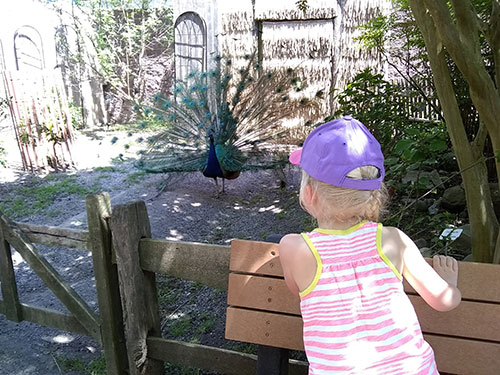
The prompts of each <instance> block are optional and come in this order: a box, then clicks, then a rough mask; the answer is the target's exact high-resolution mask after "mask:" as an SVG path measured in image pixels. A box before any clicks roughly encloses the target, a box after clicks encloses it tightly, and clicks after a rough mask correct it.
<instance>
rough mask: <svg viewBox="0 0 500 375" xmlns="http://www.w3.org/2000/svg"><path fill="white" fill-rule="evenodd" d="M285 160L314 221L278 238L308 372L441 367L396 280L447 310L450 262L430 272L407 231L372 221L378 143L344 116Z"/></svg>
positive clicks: (410, 372)
mask: <svg viewBox="0 0 500 375" xmlns="http://www.w3.org/2000/svg"><path fill="white" fill-rule="evenodd" d="M290 162H291V163H293V164H297V165H300V166H301V167H302V170H303V175H302V182H301V187H300V204H301V206H302V207H303V208H304V209H305V210H306V211H307V212H308V213H309V214H310V215H312V216H313V217H314V218H316V219H317V221H318V226H319V228H318V229H315V230H313V231H312V232H310V233H303V234H288V235H286V236H284V237H283V238H282V239H281V241H280V245H279V251H280V260H281V264H282V266H283V271H284V275H285V282H286V284H287V285H288V287H289V288H290V290H291V291H292V292H293V293H297V294H299V295H300V308H301V312H302V319H303V322H304V331H303V334H304V346H305V350H306V355H307V357H308V360H309V374H310V375H311V374H363V375H377V374H390V375H395V374H400V375H417V374H419V375H420V374H421V375H424V374H425V375H431V374H438V371H437V368H436V364H435V361H434V353H433V351H432V348H431V347H430V346H429V344H428V343H427V342H425V341H424V339H423V336H422V332H421V329H420V325H419V323H418V320H417V316H416V314H415V311H414V309H413V306H412V305H411V303H410V301H409V299H408V297H407V296H406V294H405V292H404V290H403V285H402V282H401V281H402V277H403V276H404V277H405V278H406V280H408V282H409V283H410V284H411V285H412V286H413V288H414V289H415V290H416V291H417V292H418V293H419V294H420V295H421V296H422V298H423V299H424V300H425V301H426V302H427V303H428V304H429V305H430V306H431V307H433V308H434V309H436V310H438V311H448V310H451V309H453V308H455V307H456V306H457V305H458V304H459V303H460V300H461V294H460V291H459V290H458V289H457V288H456V285H457V278H458V266H457V261H456V260H455V259H453V258H451V257H444V256H436V257H434V259H433V267H434V269H433V268H432V267H431V266H429V265H428V264H427V262H426V261H425V260H424V258H423V257H422V255H421V254H420V251H419V250H418V248H417V247H416V246H415V244H414V243H413V242H412V240H411V239H410V238H409V237H408V236H406V235H405V234H404V233H403V232H401V231H400V230H399V229H397V228H391V227H383V226H382V224H377V220H378V216H379V211H380V209H381V207H382V205H383V203H384V200H385V190H384V186H383V183H382V180H383V178H384V156H383V154H382V151H381V149H380V144H379V143H378V142H377V140H376V139H375V138H374V137H373V135H372V134H371V133H370V132H369V131H368V129H367V128H366V127H365V126H364V125H363V124H362V123H361V122H359V121H357V120H356V119H354V118H352V117H350V116H345V117H344V118H343V119H339V120H335V121H331V122H327V123H325V124H323V125H321V126H319V127H318V128H316V129H314V130H313V131H312V132H311V133H310V134H309V136H308V137H307V139H306V140H305V142H304V146H303V148H302V149H300V150H297V151H295V152H293V153H292V155H290Z"/></svg>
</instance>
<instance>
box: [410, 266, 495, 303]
mask: <svg viewBox="0 0 500 375" xmlns="http://www.w3.org/2000/svg"><path fill="white" fill-rule="evenodd" d="M426 260H427V263H429V264H431V265H432V259H429V258H427V259H426ZM493 285H500V265H498V264H487V263H473V262H458V288H459V289H460V292H461V293H462V299H464V300H470V301H485V302H496V303H500V288H496V287H492V286H493ZM404 287H405V292H406V293H410V294H416V292H415V290H414V289H413V288H412V287H411V286H410V284H408V283H407V282H406V281H404Z"/></svg>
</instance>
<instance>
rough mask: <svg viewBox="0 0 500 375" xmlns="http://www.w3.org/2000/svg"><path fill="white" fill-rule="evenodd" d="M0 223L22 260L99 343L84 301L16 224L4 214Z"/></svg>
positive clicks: (93, 318)
mask: <svg viewBox="0 0 500 375" xmlns="http://www.w3.org/2000/svg"><path fill="white" fill-rule="evenodd" d="M1 224H2V230H3V232H4V234H5V235H6V239H7V241H8V242H9V243H10V244H11V245H12V246H13V247H14V248H15V249H16V250H17V251H18V252H19V254H21V256H22V257H23V258H24V260H25V261H26V262H27V263H28V264H29V265H30V267H31V268H32V269H33V271H35V273H36V274H37V275H38V277H40V279H41V280H42V281H43V282H44V283H45V285H46V286H47V287H48V288H49V289H50V290H51V291H52V292H53V293H54V294H55V296H56V297H57V298H58V299H59V300H60V301H61V303H62V304H63V305H64V306H66V308H67V309H68V310H69V311H70V312H71V313H72V314H73V315H74V316H75V318H76V319H78V321H79V322H80V323H81V324H82V326H84V327H85V328H86V330H87V332H88V335H90V336H92V337H93V338H94V339H96V340H97V341H98V342H99V343H100V339H101V334H100V328H99V322H98V319H97V316H96V315H95V313H94V312H93V311H92V310H91V309H90V307H89V306H88V305H87V304H86V302H85V301H84V300H83V299H82V298H81V297H80V296H79V295H78V293H76V292H75V291H74V290H73V288H71V286H70V285H69V284H68V283H67V282H66V281H65V280H64V279H63V278H62V277H61V275H59V273H57V271H56V270H55V269H54V267H52V265H51V264H50V263H49V262H48V261H47V260H46V259H45V258H44V257H43V256H41V255H40V253H39V252H38V250H37V249H36V247H34V246H33V245H32V244H31V243H29V240H28V239H27V238H26V236H25V235H24V233H23V232H22V231H21V229H20V228H19V227H18V226H17V224H15V223H14V222H13V221H11V220H10V219H9V218H7V217H5V216H3V217H2V222H1Z"/></svg>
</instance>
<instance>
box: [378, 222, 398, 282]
mask: <svg viewBox="0 0 500 375" xmlns="http://www.w3.org/2000/svg"><path fill="white" fill-rule="evenodd" d="M377 251H378V255H380V258H382V260H383V261H384V262H385V263H386V264H387V265H388V266H389V268H390V269H391V270H392V272H394V274H395V275H396V276H397V277H398V279H399V280H400V281H401V280H403V277H402V276H401V274H400V273H399V271H398V270H397V269H396V267H394V264H392V262H391V261H390V260H389V258H387V255H385V254H384V252H383V251H382V224H380V223H378V224H377Z"/></svg>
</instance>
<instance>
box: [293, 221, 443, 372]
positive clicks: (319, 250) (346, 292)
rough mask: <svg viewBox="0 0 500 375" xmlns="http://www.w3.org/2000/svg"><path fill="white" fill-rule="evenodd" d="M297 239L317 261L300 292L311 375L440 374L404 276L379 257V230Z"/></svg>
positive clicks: (365, 225) (366, 227) (367, 226)
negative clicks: (309, 283) (408, 295)
mask: <svg viewBox="0 0 500 375" xmlns="http://www.w3.org/2000/svg"><path fill="white" fill-rule="evenodd" d="M302 236H303V238H304V240H305V241H306V242H307V244H308V245H309V248H310V249H311V251H312V253H313V254H314V256H315V257H316V262H317V270H316V275H315V277H314V280H313V281H312V283H311V285H309V287H308V288H306V289H305V290H304V291H303V292H301V293H300V300H301V301H300V309H301V312H302V319H303V321H304V346H305V351H306V355H307V359H308V361H309V374H310V375H320V374H321V375H322V374H328V375H331V374H363V375H382V374H384V375H424V374H425V375H435V374H439V373H438V371H437V368H436V364H435V361H434V352H433V350H432V348H431V347H430V345H429V344H428V343H427V342H425V341H424V338H423V336H422V331H421V329H420V324H419V322H418V320H417V316H416V314H415V310H414V309H413V306H412V304H411V303H410V300H409V299H408V297H407V296H406V294H405V292H404V290H403V284H402V282H401V280H402V277H401V275H400V273H399V272H398V271H397V270H396V268H395V267H394V266H393V264H392V263H391V262H390V260H389V259H388V258H387V257H386V256H385V254H384V253H383V252H382V246H381V244H382V224H377V223H373V222H367V221H363V222H361V223H359V224H358V225H356V226H354V227H352V228H350V229H347V230H324V229H315V230H314V231H312V232H310V233H303V234H302Z"/></svg>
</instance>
